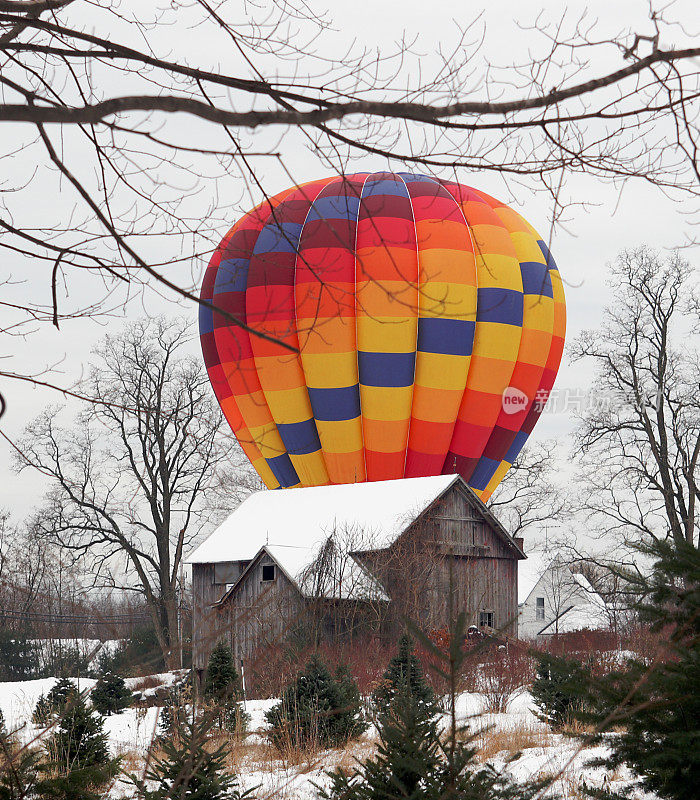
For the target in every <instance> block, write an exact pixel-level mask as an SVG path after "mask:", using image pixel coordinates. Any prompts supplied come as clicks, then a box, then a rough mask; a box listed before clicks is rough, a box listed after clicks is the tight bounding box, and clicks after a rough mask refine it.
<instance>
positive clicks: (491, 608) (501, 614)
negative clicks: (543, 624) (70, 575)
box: [188, 475, 525, 677]
mask: <svg viewBox="0 0 700 800" xmlns="http://www.w3.org/2000/svg"><path fill="white" fill-rule="evenodd" d="M523 558H525V555H524V553H523V549H522V540H520V539H514V538H512V537H511V536H510V535H509V534H508V532H507V531H506V530H505V529H504V528H503V526H502V525H501V524H500V522H499V521H498V520H497V519H496V518H495V517H494V516H493V514H491V512H490V511H489V510H488V509H487V508H486V506H485V505H484V504H483V503H482V502H481V501H480V500H479V499H478V498H477V497H476V496H475V494H474V493H473V492H472V490H471V489H470V488H469V487H468V486H467V485H466V483H465V482H464V481H463V480H462V478H461V477H460V476H459V475H440V476H437V477H427V478H408V479H402V480H393V481H382V482H377V483H359V484H348V485H339V486H319V487H313V488H305V489H283V490H276V491H263V492H257V493H255V494H253V495H251V496H250V497H248V498H247V499H246V500H245V501H244V502H243V503H242V504H241V505H240V506H239V507H238V508H237V509H236V510H235V511H234V512H233V513H232V514H231V515H230V516H229V517H228V519H226V521H225V522H224V523H223V524H222V525H221V526H220V527H219V528H217V529H216V530H215V531H214V533H212V535H211V536H210V537H209V538H208V539H207V540H206V541H205V542H203V543H202V544H201V545H200V546H199V547H198V548H197V549H196V550H195V551H194V552H193V553H192V554H191V556H190V557H189V559H188V561H189V562H190V563H191V564H192V586H193V666H194V668H195V670H196V671H197V673H198V675H199V676H200V677H201V676H202V674H203V670H204V669H205V668H206V664H207V661H208V659H209V654H210V652H211V649H212V648H213V646H214V645H215V644H216V642H217V641H218V640H219V639H222V638H223V639H225V640H226V641H227V642H228V643H229V644H230V645H231V647H232V649H233V651H234V653H235V655H236V656H237V657H238V658H241V659H246V658H250V657H251V656H252V655H253V654H254V653H255V652H256V651H258V652H260V651H261V648H265V647H269V646H271V645H273V644H275V643H280V642H284V641H285V640H287V641H289V640H290V639H295V640H296V641H298V642H301V643H307V642H308V643H311V642H316V643H317V642H319V641H321V640H329V639H330V640H337V639H340V638H342V637H354V636H360V635H363V634H371V635H374V636H377V635H381V636H395V635H396V634H397V631H398V630H399V628H400V626H401V623H402V620H403V619H405V618H406V617H409V618H411V619H413V620H415V621H417V623H418V624H420V625H421V627H423V629H425V630H432V629H436V628H440V627H443V626H445V625H446V624H447V621H448V615H449V607H450V594H451V601H452V608H453V611H455V612H456V611H461V610H464V611H466V613H467V615H468V619H469V620H470V621H471V623H472V624H473V625H477V626H481V627H488V628H492V629H497V630H501V631H504V632H505V633H507V634H509V635H512V636H515V635H517V613H518V606H517V596H518V589H517V582H518V561H519V560H520V559H523Z"/></svg>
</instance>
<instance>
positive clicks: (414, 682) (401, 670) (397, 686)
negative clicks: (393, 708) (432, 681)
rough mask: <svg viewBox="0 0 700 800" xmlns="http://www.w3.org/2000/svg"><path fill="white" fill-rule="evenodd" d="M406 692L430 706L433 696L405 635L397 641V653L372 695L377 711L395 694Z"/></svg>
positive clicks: (410, 641)
mask: <svg viewBox="0 0 700 800" xmlns="http://www.w3.org/2000/svg"><path fill="white" fill-rule="evenodd" d="M399 691H400V692H406V691H408V692H409V693H410V694H411V696H412V697H415V698H416V699H417V700H419V701H421V702H424V703H427V704H431V703H433V701H434V699H435V695H434V693H433V690H432V689H431V687H430V685H429V684H428V682H427V680H426V679H425V674H424V673H423V669H422V668H421V665H420V661H419V660H418V657H417V656H416V654H415V652H414V649H413V641H412V639H411V637H410V636H409V635H408V634H407V633H406V634H404V635H403V636H402V637H401V638H400V639H399V646H398V651H397V653H396V655H395V656H393V657H392V659H391V661H390V662H389V665H388V666H387V668H386V671H385V673H384V676H383V678H382V681H381V683H380V685H379V686H378V687H377V689H375V691H374V693H373V694H372V700H373V702H374V705H375V707H376V708H377V710H378V711H380V712H381V711H382V710H385V709H387V708H388V707H389V706H390V705H391V702H392V700H393V699H394V697H395V696H396V694H397V692H399Z"/></svg>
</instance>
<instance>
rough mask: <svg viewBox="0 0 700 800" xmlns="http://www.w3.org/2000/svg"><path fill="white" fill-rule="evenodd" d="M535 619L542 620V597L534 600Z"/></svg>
mask: <svg viewBox="0 0 700 800" xmlns="http://www.w3.org/2000/svg"><path fill="white" fill-rule="evenodd" d="M535 619H544V597H536V598H535Z"/></svg>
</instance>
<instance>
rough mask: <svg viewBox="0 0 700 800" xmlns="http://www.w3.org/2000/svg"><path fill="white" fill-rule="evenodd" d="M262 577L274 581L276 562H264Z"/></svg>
mask: <svg viewBox="0 0 700 800" xmlns="http://www.w3.org/2000/svg"><path fill="white" fill-rule="evenodd" d="M262 579H263V580H264V581H274V579H275V565H274V564H263V568H262Z"/></svg>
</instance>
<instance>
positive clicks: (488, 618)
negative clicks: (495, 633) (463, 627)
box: [479, 611, 493, 628]
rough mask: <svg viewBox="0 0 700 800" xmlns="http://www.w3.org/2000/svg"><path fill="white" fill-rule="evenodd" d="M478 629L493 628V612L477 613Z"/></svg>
mask: <svg viewBox="0 0 700 800" xmlns="http://www.w3.org/2000/svg"><path fill="white" fill-rule="evenodd" d="M479 627H480V628H493V611H480V612H479Z"/></svg>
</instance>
